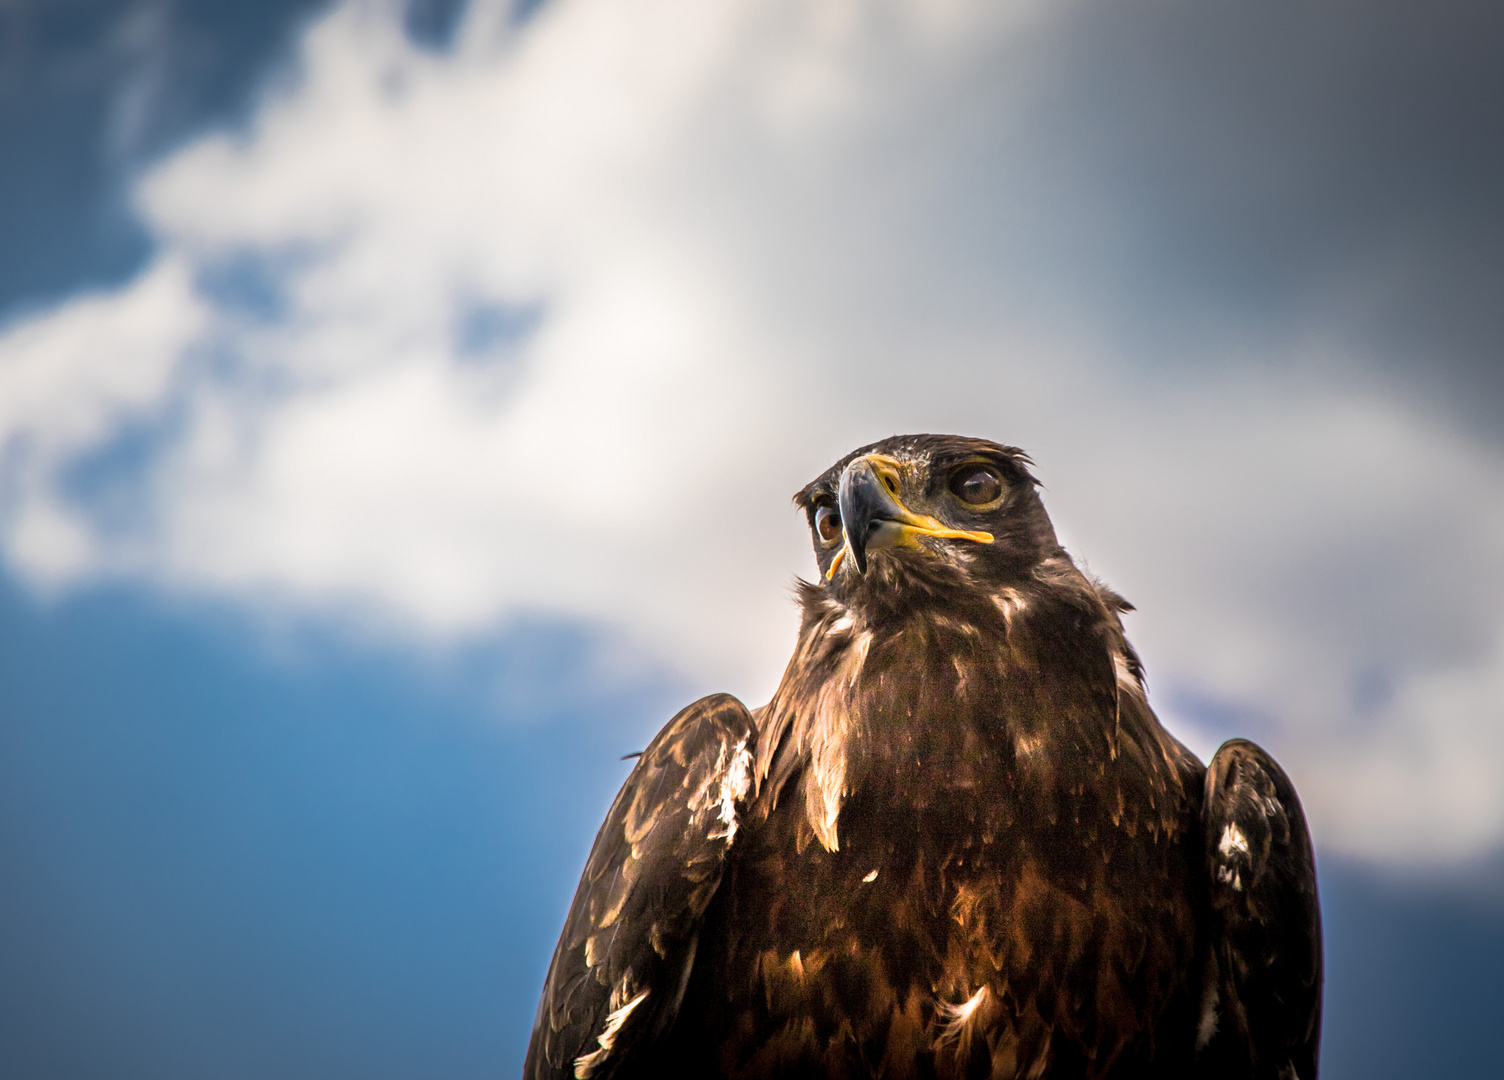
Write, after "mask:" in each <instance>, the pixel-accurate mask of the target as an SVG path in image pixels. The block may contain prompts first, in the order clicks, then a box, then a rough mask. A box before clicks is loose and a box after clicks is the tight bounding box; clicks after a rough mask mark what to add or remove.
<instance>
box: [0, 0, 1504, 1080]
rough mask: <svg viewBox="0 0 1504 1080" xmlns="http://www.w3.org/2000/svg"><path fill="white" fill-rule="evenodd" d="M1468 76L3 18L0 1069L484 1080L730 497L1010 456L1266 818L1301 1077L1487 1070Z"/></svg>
mask: <svg viewBox="0 0 1504 1080" xmlns="http://www.w3.org/2000/svg"><path fill="white" fill-rule="evenodd" d="M1501 48H1504V15H1501V14H1500V13H1499V12H1498V10H1497V9H1496V8H1495V7H1494V6H1491V5H1487V4H1483V3H1460V2H1455V0H1443V2H1441V3H1436V4H1427V5H1418V4H1400V3H1393V2H1388V0H1366V2H1360V0H1321V2H1304V3H1293V2H1291V3H1277V4H1270V3H1253V2H1244V0H1235V2H1231V3H1221V4H1215V5H1209V4H1196V3H1190V2H1185V0H1124V2H1116V3H1106V2H1102V0H1066V2H1057V3H1052V4H1043V3H1038V2H1020V3H987V4H983V3H967V2H961V0H927V2H924V3H920V2H918V0H889V2H886V3H856V2H850V3H848V2H837V0H831V2H821V3H809V2H805V3H792V2H788V3H785V2H777V0H775V2H768V0H763V2H760V3H751V2H731V0H728V2H727V3H724V4H715V5H707V4H702V3H695V2H693V0H634V2H632V3H626V4H623V3H620V2H606V0H545V2H544V3H525V4H520V5H518V4H511V3H505V2H495V3H492V2H486V0H470V2H469V3H464V2H454V0H447V2H446V0H422V2H415V3H407V4H404V3H397V2H395V0H392V2H382V0H345V2H322V3H307V2H295V0H287V2H278V3H260V4H250V5H234V6H228V7H227V6H225V5H216V4H210V3H207V2H202V0H199V2H195V0H177V2H169V0H161V2H130V0H110V2H105V0H49V2H46V3H42V2H37V0H6V2H4V3H0V162H3V164H0V236H4V237H5V238H6V242H5V243H4V244H3V245H0V639H3V646H0V649H3V652H0V861H3V863H0V878H3V880H4V881H5V882H6V884H5V885H3V886H0V1071H3V1072H4V1073H5V1075H7V1076H17V1077H31V1076H37V1077H41V1076H48V1077H53V1076H63V1077H74V1076H76V1077H93V1076H103V1075H109V1076H111V1077H116V1076H134V1075H141V1076H152V1077H171V1076H178V1075H183V1076H188V1075H192V1076H221V1075H222V1076H226V1077H231V1076H234V1077H240V1076H245V1077H255V1076H270V1075H276V1076H300V1075H308V1076H315V1075H317V1076H343V1075H349V1076H361V1077H367V1076H393V1077H398V1076H419V1075H425V1076H426V1075H443V1076H456V1077H462V1076H470V1075H476V1076H479V1075H511V1074H512V1073H514V1072H515V1071H516V1069H517V1067H518V1066H519V1065H520V1058H521V1053H522V1049H523V1047H524V1045H525V1041H526V1035H527V1029H528V1027H529V1025H530V1022H531V1015H532V1006H533V1002H534V1001H535V999H536V994H537V988H538V986H539V984H540V982H541V978H542V973H543V970H544V967H545V966H546V963H547V958H548V954H549V952H550V951H551V948H552V942H553V939H554V937H555V935H556V933H557V927H558V925H559V923H560V921H561V920H562V916H563V911H564V908H565V905H566V904H567V902H568V897H569V895H570V894H571V893H572V890H573V885H574V881H575V879H576V877H577V874H578V869H579V866H580V865H581V863H582V861H583V858H584V854H585V852H586V851H587V850H588V845H589V842H590V839H591V837H592V835H593V833H594V829H595V827H596V825H597V824H598V822H599V820H600V817H601V815H602V814H603V812H604V810H605V808H606V806H607V805H609V802H610V799H611V796H612V795H613V794H614V790H615V788H616V786H617V785H618V784H619V783H620V781H621V779H622V778H623V777H624V775H625V772H626V769H627V765H626V764H625V763H623V762H622V761H620V757H621V755H622V754H625V753H629V752H631V751H634V750H637V749H640V748H641V747H642V745H643V744H644V743H645V742H646V740H647V739H648V738H650V737H651V735H652V733H653V731H654V730H656V728H657V727H658V726H659V725H660V724H661V723H662V722H663V721H664V720H666V719H667V718H668V716H670V715H671V714H672V713H673V712H674V711H675V710H676V709H677V708H678V707H679V706H680V705H682V704H684V703H685V702H687V701H689V700H691V699H692V698H693V697H695V696H698V695H700V694H703V693H706V692H709V691H712V690H730V691H732V692H734V693H737V694H738V695H740V696H742V697H743V698H744V699H745V700H747V701H748V702H749V703H753V704H755V703H758V702H760V701H762V700H764V699H765V697H766V696H767V694H768V693H769V692H770V691H771V689H772V687H773V686H774V685H775V683H776V680H777V677H778V675H779V673H780V671H781V669H782V664H783V662H784V661H785V660H786V658H787V655H788V653H789V651H790V648H791V645H792V642H793V635H794V629H795V613H794V608H793V605H792V603H791V592H790V588H791V585H792V583H793V581H794V580H795V578H796V576H797V575H800V574H804V575H808V574H809V573H810V572H811V569H810V568H811V567H812V565H813V564H812V559H811V556H810V554H809V550H808V547H807V543H808V541H807V537H806V535H805V530H804V526H803V523H802V520H801V519H800V517H799V516H798V515H797V514H796V513H795V512H794V511H793V509H792V507H791V505H790V503H789V497H790V495H791V494H792V493H793V491H795V490H796V489H798V488H799V487H800V486H802V485H803V484H804V483H805V482H806V481H808V480H809V479H810V478H811V477H813V476H815V475H816V474H818V473H819V472H821V471H823V469H824V468H825V467H826V466H827V465H828V464H829V463H830V462H831V461H833V460H835V459H836V458H838V457H840V456H841V455H842V454H844V453H845V452H846V451H848V450H850V449H851V448H852V447H854V446H856V445H859V444H862V443H865V442H870V441H873V440H875V439H878V438H881V437H883V436H885V435H888V434H892V433H895V432H900V431H921V430H932V431H954V432H960V433H966V434H975V435H982V436H986V437H990V438H994V439H997V440H999V441H1002V442H1006V443H1011V444H1016V445H1019V446H1022V447H1023V448H1025V449H1026V450H1027V451H1028V452H1029V453H1030V454H1031V455H1032V456H1033V458H1034V460H1035V462H1036V465H1037V472H1038V474H1039V475H1040V477H1041V479H1042V480H1043V482H1044V498H1045V502H1046V506H1047V507H1048V509H1049V510H1050V512H1051V514H1052V517H1053V518H1054V520H1055V523H1056V526H1057V529H1058V530H1059V532H1060V534H1061V537H1062V540H1063V541H1064V542H1065V544H1066V546H1067V547H1068V548H1069V549H1070V550H1071V552H1072V553H1073V554H1074V555H1075V556H1076V558H1077V559H1078V560H1080V561H1082V562H1083V563H1084V564H1085V565H1086V566H1087V567H1088V568H1089V569H1090V570H1091V571H1092V572H1093V573H1095V574H1098V575H1099V576H1101V577H1102V578H1103V579H1104V580H1106V581H1107V582H1108V583H1109V584H1111V585H1112V586H1113V587H1114V588H1116V589H1118V590H1119V591H1121V592H1123V593H1124V594H1125V595H1126V596H1127V597H1128V598H1129V599H1130V600H1131V601H1133V602H1134V603H1135V604H1136V605H1137V608H1138V610H1137V611H1136V612H1135V613H1134V614H1132V615H1131V616H1129V622H1128V630H1129V633H1130V635H1131V637H1132V638H1133V640H1134V642H1135V644H1136V645H1137V646H1138V648H1139V650H1140V652H1141V653H1142V654H1143V656H1144V659H1145V661H1146V665H1147V668H1148V673H1149V687H1150V694H1151V701H1152V703H1153V704H1154V705H1155V707H1156V710H1157V711H1158V712H1159V714H1160V716H1161V717H1162V719H1163V720H1164V721H1165V723H1166V724H1167V726H1169V727H1170V728H1171V730H1172V731H1174V732H1176V734H1178V735H1179V736H1180V737H1181V738H1182V739H1183V740H1184V741H1186V742H1187V744H1188V745H1190V746H1191V747H1192V748H1193V749H1194V750H1196V751H1197V752H1198V753H1199V754H1200V755H1201V756H1202V757H1203V758H1205V757H1207V756H1209V754H1210V753H1211V752H1212V751H1213V750H1214V749H1215V747H1216V746H1217V744H1218V743H1219V742H1220V741H1221V740H1222V739H1224V738H1227V737H1230V736H1233V735H1244V736H1249V737H1252V738H1255V739H1256V740H1258V741H1259V742H1260V743H1261V744H1263V745H1264V746H1265V747H1266V748H1268V749H1269V750H1270V751H1271V752H1272V753H1274V754H1275V756H1276V757H1277V758H1278V759H1279V760H1280V761H1281V762H1282V763H1283V764H1284V765H1285V767H1286V768H1287V770H1288V771H1289V772H1290V774H1291V776H1292V777H1293V779H1294V780H1295V783H1296V785H1297V787H1298V788H1299V790H1300V792H1301V795H1302V799H1303V801H1304V803H1305V806H1306V810H1307V813H1308V815H1309V817H1310V820H1311V825H1312V829H1313V833H1314V836H1315V840H1316V844H1317V847H1318V858H1319V861H1320V864H1321V869H1322V888H1323V896H1324V906H1325V910H1326V919H1327V934H1328V962H1329V969H1328V970H1329V977H1328V979H1329V981H1328V994H1327V1012H1328V1023H1327V1028H1326V1045H1325V1052H1324V1065H1323V1068H1324V1071H1325V1074H1326V1075H1328V1076H1337V1077H1342V1076H1353V1077H1356V1076H1402V1075H1414V1074H1416V1073H1417V1072H1420V1071H1425V1072H1435V1071H1436V1070H1437V1069H1438V1068H1441V1064H1442V1063H1441V1062H1440V1061H1439V1059H1438V1058H1437V1056H1436V1055H1437V1054H1438V1053H1441V1054H1443V1055H1451V1056H1450V1057H1447V1059H1446V1063H1447V1064H1448V1065H1449V1066H1450V1067H1452V1068H1454V1069H1456V1070H1457V1071H1461V1070H1464V1069H1466V1070H1469V1071H1473V1072H1478V1071H1480V1070H1481V1071H1484V1072H1486V1071H1487V1070H1488V1068H1489V1067H1491V1066H1495V1065H1496V1064H1497V1063H1498V1061H1499V1052H1498V1050H1497V1048H1496V1047H1495V1046H1492V1045H1489V1044H1488V1043H1487V1040H1486V1029H1487V1026H1488V1025H1487V1021H1486V1018H1488V1017H1493V1016H1496V1015H1497V1013H1498V1009H1499V1006H1500V1005H1501V1004H1504V998H1501V996H1500V992H1499V990H1498V989H1497V986H1496V984H1495V982H1494V980H1492V978H1491V976H1490V975H1489V973H1491V972H1492V971H1494V970H1496V968H1497V967H1498V965H1499V963H1500V962H1501V961H1504V869H1501V868H1504V705H1501V704H1500V703H1501V702H1504V616H1501V615H1500V612H1501V611H1504V559H1501V553H1504V468H1501V465H1504V423H1501V422H1500V420H1499V417H1501V416H1504V363H1501V353H1504V315H1501V312H1504V303H1500V297H1501V294H1504V201H1501V199H1500V197H1499V195H1498V192H1500V191H1504V138H1501V136H1504V69H1501V68H1500V66H1499V65H1498V63H1497V57H1498V56H1499V55H1500V50H1501ZM1438 1046H1442V1047H1445V1050H1443V1051H1438V1049H1437V1047H1438Z"/></svg>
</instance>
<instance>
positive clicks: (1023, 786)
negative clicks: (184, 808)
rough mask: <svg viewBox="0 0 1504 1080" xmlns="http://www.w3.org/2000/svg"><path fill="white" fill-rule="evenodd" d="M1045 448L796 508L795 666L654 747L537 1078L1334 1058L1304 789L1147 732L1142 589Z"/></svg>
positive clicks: (861, 477) (863, 467) (988, 448)
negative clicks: (799, 561)
mask: <svg viewBox="0 0 1504 1080" xmlns="http://www.w3.org/2000/svg"><path fill="white" fill-rule="evenodd" d="M1031 464H1032V463H1031V462H1030V460H1029V458H1028V457H1027V456H1026V455H1025V454H1024V453H1023V452H1022V451H1020V450H1018V449H1017V448H1014V447H1009V446H1002V445H999V444H996V443H992V442H988V441H985V440H981V439H972V438H961V437H956V436H942V435H912V436H897V437H894V438H890V439H885V440H883V441H881V442H878V443H874V444H873V445H871V446H866V447H863V448H862V449H860V450H857V451H855V452H853V453H851V454H849V455H847V456H846V457H845V458H843V459H842V460H840V461H839V462H837V463H836V464H835V465H834V466H832V467H831V468H830V469H828V470H827V471H826V472H825V473H823V474H822V475H821V476H820V477H819V478H818V479H816V480H815V481H813V482H812V483H810V484H809V485H808V486H806V487H805V488H804V489H803V490H801V491H800V492H799V493H798V494H797V495H796V496H795V497H794V501H795V502H796V503H797V504H798V506H799V507H800V508H801V509H802V510H803V511H804V513H805V514H806V515H807V517H808V521H809V528H810V534H811V537H812V540H813V544H814V550H815V557H816V560H817V562H818V564H819V574H818V578H817V580H816V581H815V582H814V583H809V582H801V583H800V585H799V599H800V603H801V606H802V621H801V625H800V629H799V638H798V643H797V646H796V648H795V650H794V655H793V658H792V659H791V660H790V661H789V665H788V668H787V670H786V671H785V673H784V675H783V679H782V681H781V683H780V684H779V686H778V689H777V691H776V692H775V693H774V694H773V697H772V699H771V700H770V701H769V702H768V703H767V704H766V705H763V706H762V707H760V708H757V709H752V710H749V709H747V708H746V707H745V706H743V705H742V703H741V702H740V701H738V700H737V699H735V698H734V697H731V696H729V695H725V694H717V695H713V696H711V697H708V698H705V699H703V700H701V701H697V702H695V703H694V704H693V705H690V706H689V707H687V708H686V709H684V710H683V711H682V712H680V713H679V714H678V715H677V716H675V717H674V718H673V719H672V720H670V721H669V723H668V725H667V726H666V727H665V728H664V729H663V730H662V731H661V732H660V733H659V734H658V735H657V737H656V738H654V739H653V741H652V743H651V744H650V745H649V746H648V748H647V749H646V751H644V752H643V753H642V755H641V757H640V758H639V759H638V761H637V763H636V766H635V767H634V768H633V770H632V773H631V775H630V776H629V777H628V778H627V781H626V783H625V784H624V785H623V787H622V789H621V792H620V794H618V795H617V797H616V801H615V803H614V804H613V805H612V807H611V810H610V813H609V814H608V815H607V816H606V821H605V823H604V824H603V825H602V826H601V829H600V833H599V835H598V836H597V837H596V840H595V846H594V848H593V849H592V850H591V853H590V857H589V861H588V862H587V863H586V865H585V871H584V875H583V876H582V878H581V880H580V885H579V890H578V892H577V893H576V894H575V898H574V903H573V906H572V907H571V908H570V911H569V915H568V917H567V919H566V920H565V923H564V930H563V934H562V935H561V936H560V939H559V944H558V947H557V949H556V950H555V952H554V956H553V962H552V965H551V967H550V968H549V972H548V977H547V980H546V982H545V984H544V987H543V994H542V999H541V1000H540V1001H539V1003H538V1012H537V1018H536V1020H535V1022H534V1026H533V1034H532V1042H531V1045H530V1046H529V1048H528V1053H527V1059H526V1063H525V1065H524V1075H525V1076H526V1077H527V1078H528V1080H536V1078H542V1077H577V1078H580V1080H586V1078H607V1077H611V1078H626V1077H674V1076H688V1077H748V1078H760V1077H811V1078H823V1077H842V1078H859V1077H893V1078H899V1077H934V1078H937V1080H942V1078H951V1077H956V1078H959V1077H1041V1078H1042V1077H1051V1078H1059V1077H1080V1078H1087V1077H1093V1078H1096V1077H1100V1078H1108V1077H1114V1078H1115V1077H1234V1078H1241V1077H1250V1078H1265V1077H1267V1078H1270V1080H1275V1078H1278V1080H1292V1078H1299V1080H1312V1078H1314V1077H1315V1076H1316V1068H1317V1046H1318V1041H1319V1038H1320V1029H1321V979H1322V974H1321V918H1320V912H1319V909H1318V905H1317V894H1316V873H1315V865H1314V862H1313V859H1312V853H1311V842H1310V838H1309V834H1308V832H1307V829H1306V823H1305V818H1304V815H1303V814H1302V812H1301V807H1300V802H1299V800H1298V799H1297V798H1296V794H1295V790H1294V788H1293V787H1292V786H1291V784H1290V780H1289V778H1288V777H1286V775H1285V773H1284V772H1283V770H1281V769H1280V767H1279V766H1278V765H1277V764H1275V762H1274V760H1273V759H1272V758H1271V757H1270V756H1269V755H1268V754H1266V753H1265V752H1264V751H1263V750H1261V749H1260V748H1259V747H1257V746H1255V745H1254V744H1253V743H1251V742H1246V741H1244V740H1241V739H1235V740H1232V741H1230V742H1228V743H1226V744H1224V745H1223V746H1222V748H1221V749H1219V750H1218V751H1217V753H1216V754H1215V755H1214V756H1213V757H1212V760H1211V764H1210V765H1209V766H1205V767H1203V766H1202V764H1201V762H1200V761H1198V760H1197V758H1196V757H1195V756H1194V755H1193V754H1191V752H1190V751H1188V750H1187V749H1186V748H1185V747H1184V746H1182V745H1181V744H1180V743H1179V742H1177V741H1176V739H1175V738H1174V737H1173V736H1172V735H1170V734H1169V733H1168V732H1167V731H1165V729H1164V728H1163V727H1161V726H1160V724H1159V721H1158V720H1157V719H1156V718H1155V716H1154V713H1153V712H1152V711H1151V710H1150V708H1149V704H1148V701H1147V700H1146V697H1145V689H1144V676H1143V668H1142V667H1141V666H1140V663H1139V659H1138V656H1137V655H1136V654H1135V652H1134V650H1133V647H1132V646H1131V645H1129V644H1128V641H1127V639H1126V638H1125V637H1124V634H1123V625H1122V620H1121V618H1120V616H1121V614H1122V613H1123V612H1125V611H1127V610H1130V608H1129V605H1128V603H1127V602H1126V601H1125V600H1123V599H1122V598H1121V597H1120V596H1118V595H1117V594H1116V593H1114V592H1112V591H1111V590H1109V589H1108V588H1106V587H1105V586H1103V585H1102V584H1100V583H1098V582H1096V581H1094V580H1093V579H1092V578H1090V577H1088V576H1087V575H1086V574H1084V573H1082V571H1081V570H1080V569H1079V568H1078V567H1077V566H1076V565H1075V564H1074V563H1073V562H1072V561H1071V559H1070V557H1069V556H1068V555H1067V554H1066V552H1065V551H1064V550H1063V549H1062V548H1061V546H1060V544H1059V543H1058V542H1057V540H1056V538H1055V532H1054V529H1053V527H1052V526H1051V524H1050V520H1049V518H1048V516H1047V515H1046V514H1045V510H1044V507H1043V504H1042V503H1041V502H1040V499H1039V494H1038V491H1037V487H1038V483H1037V481H1036V480H1035V479H1034V476H1033V475H1032V473H1031V471H1030V466H1031ZM727 617H734V616H733V615H729V614H728V616H727Z"/></svg>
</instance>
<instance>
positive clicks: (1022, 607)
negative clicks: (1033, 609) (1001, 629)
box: [992, 589, 1029, 623]
mask: <svg viewBox="0 0 1504 1080" xmlns="http://www.w3.org/2000/svg"><path fill="white" fill-rule="evenodd" d="M992 602H993V603H994V604H995V605H997V609H998V610H999V611H1001V612H1002V613H1003V622H1005V623H1011V622H1012V621H1013V617H1014V616H1015V615H1018V614H1020V613H1022V612H1024V611H1026V610H1028V607H1029V602H1028V601H1027V600H1025V599H1024V598H1023V594H1022V593H1020V592H1019V591H1018V590H1017V589H1003V590H1002V591H1001V592H997V593H994V594H993V595H992Z"/></svg>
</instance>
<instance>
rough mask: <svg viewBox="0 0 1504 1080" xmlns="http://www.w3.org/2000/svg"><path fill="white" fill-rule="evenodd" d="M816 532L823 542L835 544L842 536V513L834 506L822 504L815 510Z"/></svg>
mask: <svg viewBox="0 0 1504 1080" xmlns="http://www.w3.org/2000/svg"><path fill="white" fill-rule="evenodd" d="M815 533H816V534H817V535H818V536H819V537H820V542H821V543H823V544H833V543H835V542H836V541H837V540H839V539H840V538H841V515H840V514H838V513H836V510H835V507H833V506H822V507H820V509H818V510H816V511H815Z"/></svg>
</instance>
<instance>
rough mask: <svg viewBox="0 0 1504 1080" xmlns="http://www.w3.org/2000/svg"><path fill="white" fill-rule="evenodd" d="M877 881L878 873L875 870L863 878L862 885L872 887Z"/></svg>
mask: <svg viewBox="0 0 1504 1080" xmlns="http://www.w3.org/2000/svg"><path fill="white" fill-rule="evenodd" d="M876 880H877V871H876V870H873V871H872V872H871V873H869V874H867V875H865V876H864V877H863V878H862V883H863V884H865V885H871V884H872V883H873V882H874V881H876Z"/></svg>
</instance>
